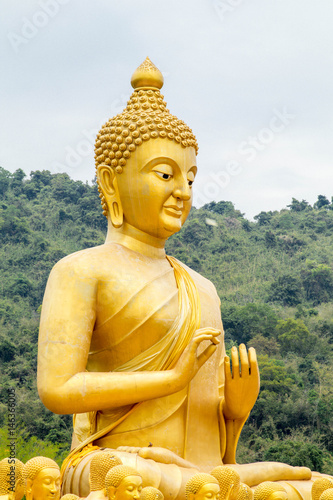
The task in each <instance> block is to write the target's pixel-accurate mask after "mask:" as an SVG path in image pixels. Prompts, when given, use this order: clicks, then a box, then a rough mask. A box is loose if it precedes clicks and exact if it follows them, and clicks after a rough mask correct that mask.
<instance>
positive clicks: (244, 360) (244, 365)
mask: <svg viewBox="0 0 333 500" xmlns="http://www.w3.org/2000/svg"><path fill="white" fill-rule="evenodd" d="M239 357H240V366H241V377H242V378H248V377H249V358H248V355H247V350H246V347H245V345H244V344H241V345H240V346H239Z"/></svg>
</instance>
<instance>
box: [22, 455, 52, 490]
mask: <svg viewBox="0 0 333 500" xmlns="http://www.w3.org/2000/svg"><path fill="white" fill-rule="evenodd" d="M23 477H24V484H25V496H26V500H58V499H59V497H60V469H59V466H58V464H57V463H56V462H54V460H51V459H50V458H46V457H34V458H31V459H30V460H28V461H27V462H26V464H25V465H24V469H23Z"/></svg>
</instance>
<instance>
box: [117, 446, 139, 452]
mask: <svg viewBox="0 0 333 500" xmlns="http://www.w3.org/2000/svg"><path fill="white" fill-rule="evenodd" d="M140 449H141V448H138V447H136V446H118V448H117V451H125V452H126V453H138V452H139V450H140Z"/></svg>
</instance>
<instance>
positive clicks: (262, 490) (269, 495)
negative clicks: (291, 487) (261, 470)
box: [254, 481, 288, 500]
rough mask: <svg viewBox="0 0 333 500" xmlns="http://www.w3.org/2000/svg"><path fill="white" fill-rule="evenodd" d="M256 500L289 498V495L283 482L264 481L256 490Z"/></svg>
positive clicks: (285, 499)
mask: <svg viewBox="0 0 333 500" xmlns="http://www.w3.org/2000/svg"><path fill="white" fill-rule="evenodd" d="M254 500H288V495H287V492H286V490H285V489H284V487H283V486H282V485H281V484H279V483H274V482H272V481H264V482H263V483H261V484H259V485H258V486H257V487H256V489H255V490H254Z"/></svg>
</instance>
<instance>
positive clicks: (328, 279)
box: [303, 264, 333, 305]
mask: <svg viewBox="0 0 333 500" xmlns="http://www.w3.org/2000/svg"><path fill="white" fill-rule="evenodd" d="M303 286H304V290H305V293H306V298H307V300H311V301H312V302H313V305H317V304H320V303H321V302H329V301H330V300H332V299H333V270H332V268H331V267H329V266H327V265H326V264H319V265H317V266H316V267H312V265H308V269H307V270H306V271H303Z"/></svg>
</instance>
